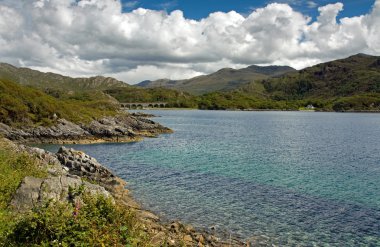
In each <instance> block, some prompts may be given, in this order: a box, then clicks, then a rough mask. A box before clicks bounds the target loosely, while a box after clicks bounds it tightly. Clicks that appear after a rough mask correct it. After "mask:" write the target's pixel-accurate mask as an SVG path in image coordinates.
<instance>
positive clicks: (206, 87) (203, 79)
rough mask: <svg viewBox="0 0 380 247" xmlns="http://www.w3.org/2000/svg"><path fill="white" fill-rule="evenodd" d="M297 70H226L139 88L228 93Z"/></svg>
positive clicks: (146, 83) (158, 81)
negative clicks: (248, 84) (245, 85)
mask: <svg viewBox="0 0 380 247" xmlns="http://www.w3.org/2000/svg"><path fill="white" fill-rule="evenodd" d="M292 71H295V69H293V68H291V67H288V66H256V65H252V66H249V67H247V68H244V69H231V68H224V69H221V70H219V71H217V72H215V73H212V74H209V75H202V76H197V77H194V78H191V79H186V80H169V79H160V80H156V81H143V82H141V83H139V84H137V86H140V87H145V88H155V87H165V88H171V89H177V90H181V91H185V92H189V93H192V94H195V95H201V94H204V93H209V92H213V91H228V90H233V89H236V88H238V87H239V86H241V85H244V84H247V83H250V82H253V81H257V80H262V79H265V78H268V77H272V76H279V75H282V74H285V73H288V72H292Z"/></svg>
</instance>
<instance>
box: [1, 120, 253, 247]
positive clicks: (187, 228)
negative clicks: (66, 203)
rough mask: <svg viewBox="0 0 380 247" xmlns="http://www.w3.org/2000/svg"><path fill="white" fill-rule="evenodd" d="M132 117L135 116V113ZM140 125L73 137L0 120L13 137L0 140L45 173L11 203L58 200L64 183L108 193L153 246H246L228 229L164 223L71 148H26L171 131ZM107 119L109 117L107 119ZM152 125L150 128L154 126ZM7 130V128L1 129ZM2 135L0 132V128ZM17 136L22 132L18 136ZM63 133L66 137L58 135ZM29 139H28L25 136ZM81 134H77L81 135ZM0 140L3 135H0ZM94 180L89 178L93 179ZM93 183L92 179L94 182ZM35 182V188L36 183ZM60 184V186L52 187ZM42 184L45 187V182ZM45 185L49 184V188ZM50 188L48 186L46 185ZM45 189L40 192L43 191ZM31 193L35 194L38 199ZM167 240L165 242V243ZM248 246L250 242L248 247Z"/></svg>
mask: <svg viewBox="0 0 380 247" xmlns="http://www.w3.org/2000/svg"><path fill="white" fill-rule="evenodd" d="M134 118H136V117H134ZM139 118H140V119H139V121H141V122H142V123H148V126H146V125H143V126H140V127H145V128H140V130H139V131H134V132H133V133H134V135H133V136H131V135H124V136H118V135H116V136H112V137H100V136H99V135H98V136H90V137H89V136H86V135H82V136H75V138H76V139H71V137H70V136H69V137H68V134H69V133H66V135H59V136H56V135H51V136H46V135H36V133H41V129H39V131H32V132H31V133H32V134H33V135H30V134H31V133H30V132H27V131H25V129H22V130H21V129H15V128H12V127H9V126H8V127H9V128H11V131H9V130H10V129H9V128H7V127H4V124H1V126H0V130H2V134H3V135H4V134H8V136H11V137H13V138H14V139H13V140H9V139H7V136H5V137H6V139H3V140H6V141H7V142H9V143H10V145H12V146H13V147H14V148H15V149H16V150H18V151H19V152H24V153H26V154H27V155H28V156H30V157H35V158H37V159H38V160H39V161H40V162H41V164H42V166H44V167H45V168H46V169H47V170H48V173H49V176H48V177H47V178H45V179H38V178H33V177H26V178H24V179H23V181H22V183H21V185H20V186H19V188H18V189H17V191H16V193H15V195H14V196H13V199H12V202H11V207H12V208H14V209H15V210H17V211H20V212H22V211H27V210H31V209H32V208H33V207H34V206H36V205H39V204H41V203H43V202H44V201H45V200H47V199H49V200H50V199H52V198H54V199H55V200H58V201H61V200H66V197H62V194H65V193H68V191H69V188H68V187H64V186H63V184H67V185H68V186H69V187H70V184H71V185H73V184H74V185H78V184H79V183H80V184H82V185H84V186H85V188H86V190H88V191H89V192H90V194H102V195H105V196H106V197H111V198H113V200H114V201H115V203H116V204H118V205H122V206H123V207H126V208H127V209H128V210H132V211H133V212H134V213H135V215H136V217H137V221H138V222H139V224H141V226H142V228H143V229H144V231H145V232H146V233H147V234H148V235H149V236H150V238H151V240H150V242H151V246H221V247H222V246H247V244H246V243H244V242H243V241H242V240H241V239H239V238H237V237H232V236H228V235H227V234H226V233H220V232H218V233H217V232H215V229H210V230H207V229H195V228H194V227H193V226H191V225H187V224H183V223H181V222H179V221H166V220H165V221H164V220H163V219H160V218H159V217H158V216H157V215H155V214H154V213H152V212H151V211H149V210H146V209H144V208H142V206H141V205H140V204H139V203H137V201H136V200H135V199H134V196H132V195H131V194H130V192H129V191H128V189H126V187H125V186H126V185H127V181H124V180H123V179H121V178H119V177H118V176H116V175H115V174H114V173H113V172H112V171H110V170H109V169H107V168H105V167H104V166H103V165H102V164H100V163H98V162H97V161H96V159H94V158H93V157H90V156H88V155H87V154H85V153H83V152H81V151H77V150H74V149H67V148H65V147H61V148H60V150H59V151H58V152H57V153H51V152H48V151H45V150H43V149H40V148H36V147H30V146H28V144H32V143H33V144H37V143H38V144H46V143H51V144H93V143H103V142H109V143H112V142H132V141H139V140H142V139H143V138H144V137H148V138H149V137H150V138H151V137H157V136H158V135H160V134H165V133H172V132H173V131H172V130H171V129H169V128H166V127H163V126H161V125H160V124H157V123H155V122H153V121H151V120H147V119H145V120H144V119H142V118H141V117H139ZM108 120H109V119H108ZM153 126H154V127H153ZM4 129H5V130H8V132H4ZM0 133H1V131H0ZM16 134H22V135H21V136H17V135H16ZM60 136H64V137H65V138H61V139H60V138H59V137H60ZM25 137H28V138H25ZM79 137H81V138H79ZM0 138H1V137H0ZM91 181H92V182H91ZM93 182H94V183H93ZM36 184H37V186H36ZM56 184H61V187H56ZM43 185H44V186H43ZM45 185H48V186H47V187H46V186H45ZM49 186H50V187H49ZM41 188H44V189H43V190H44V191H41ZM35 195H38V196H37V197H36V196H35ZM164 243H166V244H164ZM248 246H249V245H248Z"/></svg>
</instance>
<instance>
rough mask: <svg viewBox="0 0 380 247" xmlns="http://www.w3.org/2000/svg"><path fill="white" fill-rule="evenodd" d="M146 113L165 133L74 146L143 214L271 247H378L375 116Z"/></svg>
mask: <svg viewBox="0 0 380 247" xmlns="http://www.w3.org/2000/svg"><path fill="white" fill-rule="evenodd" d="M151 112H152V113H154V114H156V115H160V116H162V117H159V118H155V120H156V121H158V122H160V123H162V124H163V125H166V126H168V127H170V128H172V129H174V131H175V133H174V134H168V135H162V136H160V137H159V138H152V139H145V140H144V141H142V142H137V143H126V144H96V145H75V146H74V148H76V149H80V150H83V151H85V152H87V153H88V154H90V155H92V156H94V157H95V158H97V159H98V161H100V162H101V163H103V164H104V165H106V166H108V167H109V168H111V169H112V170H113V171H115V172H116V173H117V174H118V175H119V176H121V177H123V178H124V179H126V180H127V181H129V185H128V188H130V189H131V191H133V194H134V196H135V198H136V199H137V200H138V201H140V202H141V203H142V204H143V205H144V207H146V208H148V209H150V210H152V211H154V212H156V213H157V214H159V215H161V216H162V217H164V218H165V219H168V220H172V219H179V220H182V221H184V222H186V223H191V224H193V225H195V226H198V227H210V226H216V229H217V230H223V231H227V232H231V233H233V234H237V235H239V236H241V237H242V238H246V239H248V238H250V237H254V236H264V235H265V236H267V237H268V238H269V239H270V240H269V241H271V242H272V243H274V244H278V245H281V246H296V245H299V246H380V114H339V113H310V112H228V111H151ZM46 148H47V149H52V150H54V149H56V148H57V147H56V146H48V147H46Z"/></svg>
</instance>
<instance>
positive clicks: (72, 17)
mask: <svg viewBox="0 0 380 247" xmlns="http://www.w3.org/2000/svg"><path fill="white" fill-rule="evenodd" d="M310 2H311V1H310ZM129 3H130V4H137V1H130V2H129ZM123 7H124V8H125V6H123V4H122V3H121V2H120V1H118V0H30V1H10V0H0V56H1V59H2V61H3V62H9V63H12V64H14V65H18V66H27V67H31V68H35V69H39V70H43V71H53V72H58V73H62V74H66V75H71V76H90V75H96V74H101V75H108V76H114V77H116V78H118V79H120V80H123V81H126V82H128V83H136V82H138V81H141V80H145V79H158V78H171V79H179V78H187V77H192V76H196V75H200V74H203V73H210V72H213V71H215V70H217V69H220V68H222V67H235V68H237V67H244V66H248V65H251V64H281V65H290V66H294V67H296V68H303V67H305V66H309V65H313V64H316V63H319V62H323V61H327V60H330V59H336V58H341V57H345V56H349V55H351V54H354V53H359V52H364V53H369V54H374V55H379V54H380V27H379V25H378V23H380V0H377V1H376V2H375V4H374V6H373V8H372V10H371V12H370V13H368V14H366V15H362V16H357V17H351V18H342V19H340V20H337V16H338V14H339V12H340V11H342V10H343V8H344V6H343V4H342V3H336V4H329V5H326V6H322V7H319V8H318V11H319V13H320V14H319V16H318V18H317V20H315V21H312V20H311V18H309V17H308V16H305V15H304V14H302V13H300V12H298V11H296V10H294V9H293V8H292V7H290V6H289V5H288V4H285V3H271V4H268V5H267V6H266V7H264V8H259V9H256V10H254V11H252V13H250V14H249V15H248V16H243V15H241V14H239V13H237V12H234V11H231V12H228V13H223V12H216V13H211V14H210V15H209V16H208V17H207V18H204V19H201V20H189V19H186V18H185V17H184V15H183V13H182V12H181V11H180V10H175V11H172V12H170V13H167V12H165V11H155V10H148V9H143V8H139V9H136V10H133V11H131V12H126V13H123V12H122V9H123Z"/></svg>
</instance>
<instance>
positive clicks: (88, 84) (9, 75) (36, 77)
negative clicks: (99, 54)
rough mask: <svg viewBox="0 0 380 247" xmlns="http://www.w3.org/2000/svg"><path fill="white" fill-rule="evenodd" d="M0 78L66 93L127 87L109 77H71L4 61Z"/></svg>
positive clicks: (1, 65)
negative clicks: (16, 65) (19, 66)
mask: <svg viewBox="0 0 380 247" xmlns="http://www.w3.org/2000/svg"><path fill="white" fill-rule="evenodd" d="M0 79H3V80H7V81H12V82H16V83H18V84H21V85H24V86H32V87H34V88H38V89H40V90H42V91H47V92H49V91H56V90H59V91H61V92H67V93H68V94H70V93H72V92H79V91H86V90H104V89H107V88H110V87H128V84H126V83H124V82H121V81H118V80H116V79H114V78H110V77H103V76H95V77H90V78H72V77H68V76H62V75H59V74H55V73H43V72H40V71H37V70H32V69H28V68H17V67H14V66H12V65H10V64H6V63H0Z"/></svg>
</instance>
